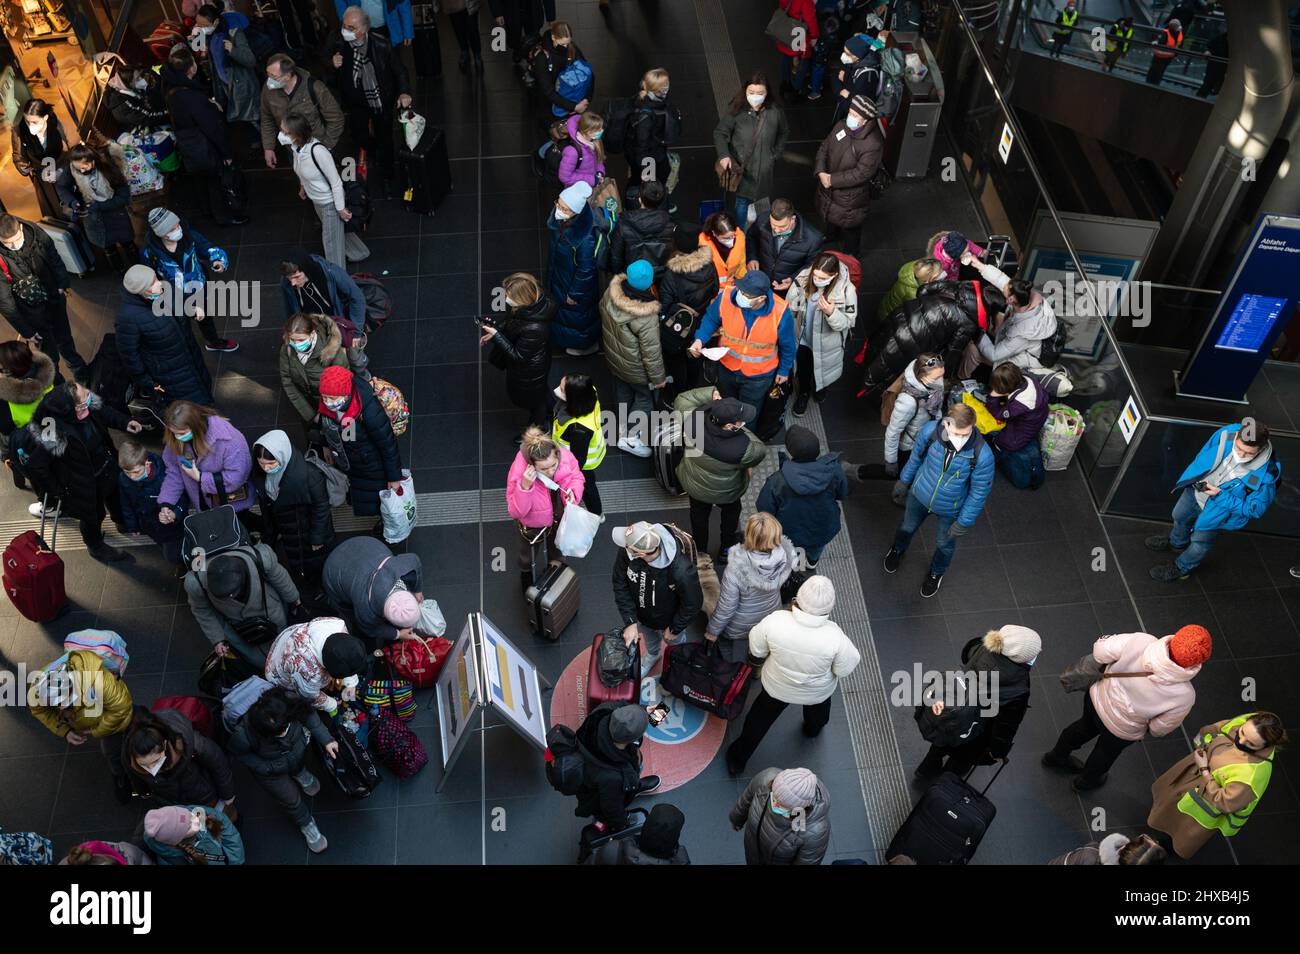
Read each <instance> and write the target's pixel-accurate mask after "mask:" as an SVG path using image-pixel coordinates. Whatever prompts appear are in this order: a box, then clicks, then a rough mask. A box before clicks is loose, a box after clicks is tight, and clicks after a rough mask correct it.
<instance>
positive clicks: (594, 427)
mask: <svg viewBox="0 0 1300 954" xmlns="http://www.w3.org/2000/svg"><path fill="white" fill-rule="evenodd" d="M573 424H581V425H582V426H583V427H585V428H586V429H587V430H589V431H591V434H592V437H591V443H590V444H588V445H587V461H586V463H584V464H583V465H582V469H583V470H595V469H596V468H597V467H599V466H600V462H601V461H602V460H604V459H605V431H604V429H603V428H602V427H601V426H600V402H599V401H597V402H596V406H595V408H593V409H592V412H591V413H590V414H586V415H583V416H582V417H565V418H558V417H557V418H556V419H555V421H554V423H553V424H552V425H551V437H552V438H553V439H554V440H555V443H557V444H559V445H560V446H561V447H563V448H564V449H565V450H569V439H568V438H567V437H566V436H565V434H566V433H567V432H568V430H569V427H570V425H573Z"/></svg>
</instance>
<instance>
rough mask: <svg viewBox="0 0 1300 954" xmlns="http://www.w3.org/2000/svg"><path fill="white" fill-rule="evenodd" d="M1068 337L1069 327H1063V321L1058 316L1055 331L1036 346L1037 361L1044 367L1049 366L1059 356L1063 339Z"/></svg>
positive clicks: (1063, 343) (1063, 348) (1062, 349)
mask: <svg viewBox="0 0 1300 954" xmlns="http://www.w3.org/2000/svg"><path fill="white" fill-rule="evenodd" d="M1067 337H1069V329H1067V328H1066V327H1065V322H1063V321H1061V320H1060V319H1059V318H1058V319H1057V320H1056V332H1055V333H1054V334H1053V335H1052V337H1050V338H1044V339H1043V341H1042V344H1040V345H1039V348H1038V363H1039V364H1040V365H1041V366H1042V367H1044V368H1050V367H1052V365H1054V364H1056V362H1057V361H1059V360H1060V358H1061V352H1062V351H1064V350H1065V339H1066V338H1067Z"/></svg>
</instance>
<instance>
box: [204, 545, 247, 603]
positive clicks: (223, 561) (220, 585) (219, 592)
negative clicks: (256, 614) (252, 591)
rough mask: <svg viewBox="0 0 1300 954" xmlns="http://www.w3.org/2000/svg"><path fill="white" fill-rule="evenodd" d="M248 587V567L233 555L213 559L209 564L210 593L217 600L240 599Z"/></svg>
mask: <svg viewBox="0 0 1300 954" xmlns="http://www.w3.org/2000/svg"><path fill="white" fill-rule="evenodd" d="M247 586H248V567H247V566H246V565H245V564H244V561H243V560H241V559H240V558H239V557H237V556H235V555H233V554H223V555H219V556H215V557H213V558H212V562H211V563H209V564H208V592H209V593H211V594H212V595H213V596H215V597H217V599H229V598H230V597H236V598H238V597H240V596H242V595H243V594H244V591H245V589H246V587H247Z"/></svg>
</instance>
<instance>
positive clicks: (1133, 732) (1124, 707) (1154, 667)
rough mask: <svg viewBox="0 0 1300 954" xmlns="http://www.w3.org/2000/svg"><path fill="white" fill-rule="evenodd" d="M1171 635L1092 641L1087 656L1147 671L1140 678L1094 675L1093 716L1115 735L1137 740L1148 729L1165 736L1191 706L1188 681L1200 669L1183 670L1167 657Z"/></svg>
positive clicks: (1121, 669)
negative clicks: (1097, 676)
mask: <svg viewBox="0 0 1300 954" xmlns="http://www.w3.org/2000/svg"><path fill="white" fill-rule="evenodd" d="M1171 639H1173V637H1172V636H1164V637H1161V638H1159V639H1157V638H1156V637H1155V636H1151V635H1149V634H1147V633H1122V634H1120V635H1117V636H1103V637H1101V638H1100V639H1098V640H1097V641H1096V642H1095V643H1093V645H1092V658H1093V659H1095V660H1097V662H1099V663H1101V664H1102V665H1103V666H1107V667H1109V668H1110V669H1111V670H1112V671H1113V672H1149V673H1150V674H1151V675H1149V676H1147V677H1146V678H1145V679H1098V680H1097V681H1096V682H1094V683H1093V684H1092V685H1091V686H1090V687H1089V688H1088V695H1089V697H1090V698H1091V699H1092V706H1093V708H1094V709H1095V710H1096V712H1097V717H1098V718H1099V719H1101V721H1102V724H1103V725H1105V726H1106V729H1107V730H1108V731H1109V732H1110V733H1111V734H1112V735H1114V736H1116V737H1117V738H1120V739H1127V740H1128V741H1130V742H1137V741H1138V740H1140V739H1143V738H1145V737H1146V735H1147V733H1148V732H1150V733H1151V735H1153V736H1155V737H1156V738H1159V737H1161V736H1165V735H1168V734H1169V733H1170V732H1173V731H1174V730H1175V729H1177V728H1178V727H1179V726H1180V725H1182V724H1183V719H1185V718H1186V717H1187V713H1189V712H1190V711H1191V710H1192V704H1193V703H1195V702H1196V690H1195V689H1194V688H1192V679H1193V678H1194V677H1195V676H1196V674H1197V673H1198V672H1200V671H1201V667H1200V666H1193V667H1192V668H1191V669H1184V668H1183V667H1182V666H1180V665H1178V663H1176V662H1174V661H1173V660H1172V659H1170V658H1169V641H1170V640H1171Z"/></svg>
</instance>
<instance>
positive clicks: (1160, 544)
mask: <svg viewBox="0 0 1300 954" xmlns="http://www.w3.org/2000/svg"><path fill="white" fill-rule="evenodd" d="M1142 543H1143V544H1144V545H1145V546H1146V548H1147V549H1148V550H1151V551H1154V552H1155V553H1168V552H1169V551H1170V550H1185V549H1187V548H1186V547H1185V546H1181V547H1176V546H1174V545H1173V544H1172V543H1170V542H1169V534H1167V533H1157V534H1153V535H1152V536H1149V537H1147V538H1146V539H1145V540H1143V541H1142Z"/></svg>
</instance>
